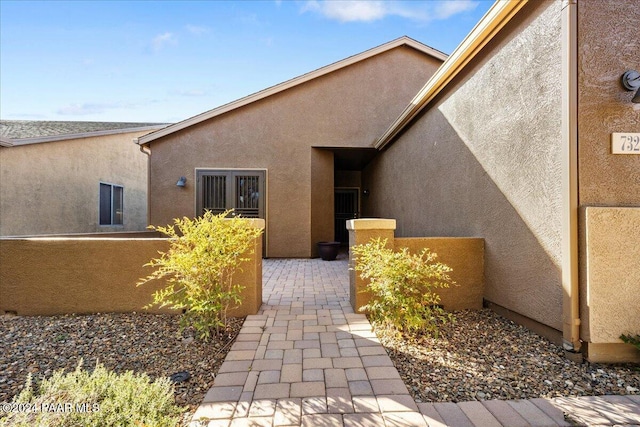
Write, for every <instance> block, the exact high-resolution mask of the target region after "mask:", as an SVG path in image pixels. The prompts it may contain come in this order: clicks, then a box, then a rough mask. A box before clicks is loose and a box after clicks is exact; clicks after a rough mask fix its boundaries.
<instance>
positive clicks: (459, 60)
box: [374, 0, 529, 150]
mask: <svg viewBox="0 0 640 427" xmlns="http://www.w3.org/2000/svg"><path fill="white" fill-rule="evenodd" d="M528 1H529V0H509V1H496V2H495V3H494V4H493V6H491V8H490V9H489V10H488V11H487V13H486V14H485V15H484V16H483V17H482V19H480V22H478V23H477V24H476V26H475V27H474V28H473V29H472V30H471V32H470V33H469V34H468V35H467V37H465V39H464V40H463V41H462V43H460V45H458V47H457V48H456V49H455V50H454V51H453V53H452V54H451V55H449V57H448V58H447V59H446V60H445V61H444V63H443V64H442V65H441V66H440V68H438V70H437V71H436V72H435V73H434V74H433V76H431V78H430V79H429V81H427V83H426V84H425V85H424V87H423V88H422V89H420V92H418V94H417V95H416V96H415V97H414V98H413V100H412V101H411V103H410V104H409V105H407V107H406V108H405V109H404V111H402V113H400V115H399V116H398V118H397V119H396V120H395V121H394V122H393V123H392V124H391V126H389V128H388V129H387V130H386V131H385V133H384V134H382V136H381V137H380V138H378V140H377V141H376V142H375V143H374V147H376V148H377V149H378V150H382V149H383V148H384V147H385V146H386V145H387V144H389V143H390V142H391V141H392V140H393V139H394V138H395V136H396V135H398V134H399V133H400V132H401V131H402V130H403V129H404V128H405V127H407V126H409V123H411V121H412V120H413V118H414V117H416V116H417V115H418V114H419V113H420V111H422V110H423V109H424V108H425V107H426V106H427V104H428V103H429V102H431V101H432V100H433V99H434V98H435V97H436V96H437V95H438V94H439V93H440V92H441V91H442V90H443V89H444V88H445V87H447V85H448V84H449V82H451V80H453V78H454V77H456V76H457V75H458V74H459V73H460V72H462V70H463V69H464V68H465V66H466V65H467V64H468V63H469V62H470V61H471V60H472V59H473V58H474V57H475V56H476V55H477V54H478V53H479V52H480V51H481V50H482V48H483V47H484V46H485V45H486V44H487V43H489V41H491V39H493V37H495V36H496V35H497V34H498V33H499V32H500V30H501V29H502V28H503V27H504V26H505V25H506V24H507V23H508V22H509V21H510V20H511V18H513V17H514V16H515V14H516V13H518V11H519V10H520V9H522V7H523V6H524V5H525V4H527V2H528Z"/></svg>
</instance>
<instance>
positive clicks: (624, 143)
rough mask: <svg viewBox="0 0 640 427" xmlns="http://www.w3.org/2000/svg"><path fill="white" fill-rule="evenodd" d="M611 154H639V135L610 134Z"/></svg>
mask: <svg viewBox="0 0 640 427" xmlns="http://www.w3.org/2000/svg"><path fill="white" fill-rule="evenodd" d="M611 154H640V133H612V134H611Z"/></svg>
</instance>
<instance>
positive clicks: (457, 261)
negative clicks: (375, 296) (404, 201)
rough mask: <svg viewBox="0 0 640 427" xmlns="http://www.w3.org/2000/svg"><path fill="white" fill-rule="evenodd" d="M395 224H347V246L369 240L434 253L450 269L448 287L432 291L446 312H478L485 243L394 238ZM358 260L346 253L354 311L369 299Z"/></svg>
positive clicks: (371, 220)
mask: <svg viewBox="0 0 640 427" xmlns="http://www.w3.org/2000/svg"><path fill="white" fill-rule="evenodd" d="M395 228H396V221H395V220H393V219H375V218H363V219H356V220H349V221H347V229H348V230H349V246H350V247H351V246H354V245H364V244H367V243H369V242H371V241H372V240H376V239H380V240H383V241H386V243H385V247H386V248H387V249H391V250H395V251H399V250H402V249H404V248H406V249H407V250H408V251H409V253H411V254H419V253H420V252H421V251H422V250H423V249H428V250H429V251H430V252H431V253H435V254H437V259H436V261H437V262H441V263H443V264H446V265H447V266H449V267H451V269H452V271H451V273H450V277H451V279H452V280H453V281H454V282H455V284H452V285H451V286H450V287H449V288H439V289H433V292H435V293H436V294H438V295H439V296H440V304H442V306H443V307H444V309H445V310H448V311H455V310H467V309H471V310H479V309H481V308H482V301H483V295H484V241H483V239H480V238H467V237H394V230H395ZM357 264H358V258H357V257H356V256H354V254H353V251H349V288H350V290H349V292H350V295H349V297H350V302H351V306H352V308H353V309H354V310H355V311H359V309H360V307H362V306H364V305H366V304H368V303H369V301H370V300H371V298H372V295H371V293H370V292H368V291H367V289H366V288H367V285H368V283H369V281H368V280H366V279H363V278H362V277H360V274H359V273H358V272H357V271H356V266H357Z"/></svg>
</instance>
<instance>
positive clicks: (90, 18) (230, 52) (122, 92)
mask: <svg viewBox="0 0 640 427" xmlns="http://www.w3.org/2000/svg"><path fill="white" fill-rule="evenodd" d="M492 3H493V1H490V0H443V1H436V0H427V1H418V0H410V1H400V0H394V1H373V0H371V1H348V0H331V1H323V0H309V1H307V0H304V1H303V0H300V1H294V0H290V1H287V0H276V1H274V0H262V1H202V0H201V1H151V0H149V1H116V0H103V1H97V0H96V1H16V0H0V118H1V119H2V120H65V121H116V122H150V123H174V122H177V121H180V120H184V119H186V118H189V117H192V116H194V115H197V114H200V113H203V112H205V111H208V110H211V109H213V108H216V107H218V106H220V105H223V104H226V103H228V102H231V101H234V100H236V99H239V98H241V97H244V96H247V95H250V94H252V93H255V92H258V91H260V90H262V89H265V88H267V87H270V86H273V85H276V84H279V83H282V82H284V81H286V80H289V79H291V78H294V77H297V76H299V75H302V74H304V73H307V72H310V71H313V70H315V69H318V68H320V67H323V66H325V65H328V64H331V63H334V62H337V61H340V60H342V59H344V58H347V57H349V56H352V55H355V54H358V53H360V52H363V51H365V50H368V49H371V48H374V47H376V46H379V45H381V44H384V43H386V42H389V41H391V40H394V39H396V38H398V37H402V36H405V35H406V36H409V37H411V38H413V39H415V40H417V41H419V42H421V43H424V44H426V45H428V46H431V47H433V48H435V49H438V50H440V51H442V52H444V53H447V54H450V53H451V52H452V51H453V50H454V49H455V48H456V47H457V45H458V44H459V43H460V42H461V41H462V40H463V39H464V37H465V36H466V35H467V34H468V33H469V32H470V31H471V29H472V28H473V27H474V26H475V24H476V23H477V22H478V21H479V20H480V18H481V17H482V16H483V15H484V13H485V12H486V11H487V10H488V9H489V8H490V7H491V5H492ZM425 83H426V82H425Z"/></svg>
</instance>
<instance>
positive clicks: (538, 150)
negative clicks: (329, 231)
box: [363, 2, 562, 330]
mask: <svg viewBox="0 0 640 427" xmlns="http://www.w3.org/2000/svg"><path fill="white" fill-rule="evenodd" d="M560 30H561V4H560V2H530V3H528V4H527V5H526V6H525V7H524V8H523V9H522V11H520V12H519V13H518V15H516V16H515V18H514V19H513V20H512V21H511V22H510V23H509V24H508V25H507V26H506V27H505V28H504V29H503V30H502V32H501V34H499V35H498V36H497V38H495V39H493V40H492V41H491V42H490V43H489V44H488V45H487V46H486V47H485V48H484V50H483V54H482V56H481V57H477V58H475V59H474V60H473V61H472V62H471V63H470V64H469V65H468V66H467V67H466V70H465V71H463V73H462V75H459V76H458V77H457V78H456V79H455V80H454V81H453V82H452V83H451V84H450V85H449V86H448V88H447V89H445V91H444V92H443V93H441V94H440V95H439V96H438V98H436V100H435V101H433V102H432V104H431V105H430V106H429V107H427V109H426V110H425V111H424V112H423V113H422V114H421V115H420V116H419V117H418V118H417V119H416V120H415V121H414V122H413V123H412V125H411V126H410V127H409V128H407V129H406V130H405V131H404V132H403V133H402V134H401V135H400V136H399V137H398V138H397V140H396V141H395V142H394V143H393V145H391V146H390V147H389V148H388V149H386V150H385V151H384V152H382V154H381V155H379V156H378V157H377V158H376V159H375V160H374V161H373V162H372V163H371V164H370V166H369V167H368V168H366V169H365V171H364V172H363V188H368V189H369V190H370V196H369V197H368V198H364V199H363V211H364V212H363V213H364V215H365V216H378V217H386V218H395V219H396V220H397V224H398V228H397V232H396V234H397V236H399V237H406V236H447V237H456V236H457V237H469V236H472V237H482V238H484V239H485V252H484V262H485V264H484V266H485V298H486V299H487V300H489V301H491V302H493V303H495V304H497V305H499V306H502V307H505V308H507V309H509V310H511V311H514V312H517V313H520V314H521V315H524V316H526V317H529V318H532V319H534V320H536V321H538V322H541V323H543V324H545V325H549V326H551V327H552V328H554V329H557V330H560V329H561V328H562V288H561V280H560V271H561V270H560V255H561V252H560V251H561V250H560V242H561V235H560V231H561V222H560V219H561V216H560V214H561V194H560V190H561V168H560V147H561V79H560V78H561V55H560V53H561V51H560V40H561V39H560Z"/></svg>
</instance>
